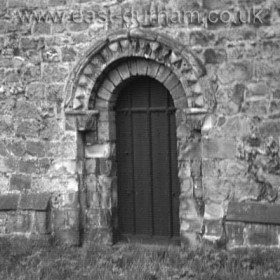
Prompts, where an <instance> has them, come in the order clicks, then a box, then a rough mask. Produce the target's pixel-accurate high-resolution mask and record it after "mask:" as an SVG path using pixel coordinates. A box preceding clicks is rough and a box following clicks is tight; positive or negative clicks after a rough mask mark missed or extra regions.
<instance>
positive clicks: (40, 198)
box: [18, 193, 51, 211]
mask: <svg viewBox="0 0 280 280" xmlns="http://www.w3.org/2000/svg"><path fill="white" fill-rule="evenodd" d="M50 198H51V194H50V193H30V194H23V195H21V197H20V201H19V205H18V208H19V209H22V210H37V211H46V210H47V208H48V206H49V202H50Z"/></svg>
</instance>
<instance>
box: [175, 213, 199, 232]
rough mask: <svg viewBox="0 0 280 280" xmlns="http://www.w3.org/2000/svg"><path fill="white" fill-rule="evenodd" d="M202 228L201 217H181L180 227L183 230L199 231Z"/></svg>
mask: <svg viewBox="0 0 280 280" xmlns="http://www.w3.org/2000/svg"><path fill="white" fill-rule="evenodd" d="M202 228H203V219H202V218H201V217H199V218H197V219H194V220H187V219H181V225H180V229H181V231H183V232H195V233H200V232H201V231H202Z"/></svg>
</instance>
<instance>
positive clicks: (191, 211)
mask: <svg viewBox="0 0 280 280" xmlns="http://www.w3.org/2000/svg"><path fill="white" fill-rule="evenodd" d="M179 211H180V219H184V220H186V219H187V220H196V219H198V218H199V212H198V207H197V204H196V201H195V199H194V198H189V197H187V196H185V195H184V194H181V195H180V209H179Z"/></svg>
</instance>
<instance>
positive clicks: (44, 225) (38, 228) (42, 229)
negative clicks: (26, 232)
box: [33, 211, 50, 234]
mask: <svg viewBox="0 0 280 280" xmlns="http://www.w3.org/2000/svg"><path fill="white" fill-rule="evenodd" d="M48 215H49V214H48V213H47V212H44V211H36V212H35V221H34V228H33V230H34V232H35V233H37V234H48V233H50V228H49V224H48V220H49V217H48Z"/></svg>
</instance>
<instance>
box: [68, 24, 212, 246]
mask: <svg viewBox="0 0 280 280" xmlns="http://www.w3.org/2000/svg"><path fill="white" fill-rule="evenodd" d="M204 75H205V68H204V66H203V65H202V63H201V61H200V60H199V59H198V58H197V57H196V56H195V55H194V54H193V53H192V52H191V51H190V50H189V49H188V48H187V47H185V46H184V45H182V44H180V43H178V42H176V41H174V40H173V39H171V38H169V37H167V36H163V35H161V34H156V33H154V32H151V31H149V32H147V31H145V32H142V31H141V30H138V29H134V30H130V31H127V32H120V33H118V34H113V35H110V36H108V37H106V38H105V39H102V40H100V41H98V42H97V43H96V44H95V45H94V46H93V47H92V48H91V49H90V50H89V51H88V52H87V53H86V54H85V55H84V56H83V58H82V59H81V60H80V62H79V63H78V64H77V65H76V67H75V69H74V70H73V72H72V74H71V76H70V77H69V79H68V82H67V85H66V88H65V90H66V93H67V94H66V96H67V97H66V99H65V102H64V108H65V113H66V129H67V130H72V131H73V130H74V131H78V133H76V136H77V175H78V176H77V177H78V178H79V192H80V196H79V197H80V211H81V217H82V219H81V225H80V228H81V229H82V232H83V239H84V241H93V240H94V242H96V240H97V239H98V238H99V237H98V236H100V241H98V242H103V243H108V242H109V243H111V242H112V238H113V236H114V234H113V232H114V230H116V227H117V224H118V222H117V219H118V217H117V215H118V214H117V210H116V209H117V206H118V202H117V190H118V187H117V183H116V182H117V167H116V164H117V163H116V124H115V111H114V105H115V102H116V100H117V97H118V92H119V89H120V87H122V85H124V84H125V82H126V81H128V80H129V79H130V78H132V77H136V76H148V77H151V78H153V79H155V80H157V81H159V82H160V83H161V84H163V86H165V87H166V89H167V90H168V92H169V93H170V94H171V96H172V98H173V101H174V105H175V107H176V126H177V127H176V128H177V129H176V131H177V132H176V133H177V147H178V148H177V149H178V177H179V178H180V184H181V190H182V193H181V197H182V199H180V215H179V216H180V223H181V225H180V226H181V229H180V230H181V237H182V240H184V239H185V240H186V242H185V243H186V244H189V243H195V240H196V239H197V235H199V234H200V232H202V228H200V225H201V226H202V224H201V221H202V218H201V215H202V216H203V214H201V215H200V214H198V215H197V216H195V217H193V218H192V220H191V221H190V220H189V213H188V209H189V207H190V205H193V206H195V205H196V201H199V199H202V197H201V194H202V182H201V178H202V175H201V168H200V167H199V166H200V165H199V164H193V165H191V162H192V161H193V160H195V161H197V162H199V161H200V160H201V152H200V151H201V137H200V136H199V135H201V133H199V131H201V130H202V126H203V129H205V130H207V129H208V128H209V127H211V121H212V120H211V118H206V121H205V115H206V114H208V113H211V110H212V109H213V104H214V102H212V101H213V96H211V94H208V93H209V92H210V90H208V91H207V94H208V96H207V95H206V94H205V93H204V92H203V89H205V88H207V87H205V86H203V82H202V86H201V85H200V83H201V81H203V79H204V78H202V77H203V76H204ZM206 80H207V79H206ZM204 82H205V79H204ZM205 92H206V91H205ZM186 115H187V116H186ZM190 115H193V116H190ZM203 123H204V124H203ZM192 151H194V152H192ZM88 161H89V163H88ZM93 162H94V163H93ZM88 168H89V169H90V170H88ZM192 168H196V170H192ZM190 171H191V172H190ZM191 174H195V178H185V177H186V176H191ZM180 176H181V177H180ZM188 182H189V183H188ZM190 182H193V183H190ZM191 207H192V206H191ZM194 208H195V207H194ZM190 224H191V226H189V225H190ZM190 229H192V230H191V232H190ZM104 236H107V237H106V238H107V241H104ZM106 238H105V239H106Z"/></svg>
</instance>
